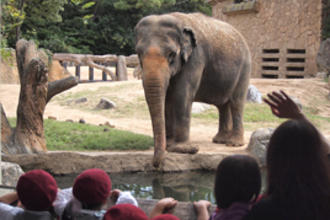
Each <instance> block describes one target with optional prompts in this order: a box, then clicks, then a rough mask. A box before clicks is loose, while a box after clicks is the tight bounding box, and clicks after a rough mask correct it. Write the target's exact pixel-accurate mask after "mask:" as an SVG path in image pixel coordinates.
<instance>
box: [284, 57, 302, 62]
mask: <svg viewBox="0 0 330 220" xmlns="http://www.w3.org/2000/svg"><path fill="white" fill-rule="evenodd" d="M286 62H288V63H305V58H287V59H286Z"/></svg>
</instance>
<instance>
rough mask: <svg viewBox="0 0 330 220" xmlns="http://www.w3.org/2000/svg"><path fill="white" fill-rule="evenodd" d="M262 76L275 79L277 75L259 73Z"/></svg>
mask: <svg viewBox="0 0 330 220" xmlns="http://www.w3.org/2000/svg"><path fill="white" fill-rule="evenodd" d="M261 76H262V78H267V79H277V78H278V75H275V74H261Z"/></svg>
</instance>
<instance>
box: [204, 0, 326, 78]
mask: <svg viewBox="0 0 330 220" xmlns="http://www.w3.org/2000/svg"><path fill="white" fill-rule="evenodd" d="M208 2H209V3H210V4H211V5H212V6H213V16H214V17H216V18H218V19H220V20H223V21H226V22H228V23H230V24H232V25H233V26H234V27H236V28H237V29H238V30H239V31H240V32H241V33H242V34H243V35H244V37H245V38H246V40H247V42H248V44H249V47H250V50H251V54H252V59H253V70H252V76H253V77H262V76H263V77H270V78H277V77H278V78H290V77H303V76H304V77H308V76H312V75H315V74H316V72H317V66H316V61H315V58H316V54H317V51H318V49H319V46H320V39H321V21H322V0H289V1H288V0H256V1H253V0H252V1H251V0H250V1H247V2H243V3H240V4H234V1H233V0H211V1H208Z"/></svg>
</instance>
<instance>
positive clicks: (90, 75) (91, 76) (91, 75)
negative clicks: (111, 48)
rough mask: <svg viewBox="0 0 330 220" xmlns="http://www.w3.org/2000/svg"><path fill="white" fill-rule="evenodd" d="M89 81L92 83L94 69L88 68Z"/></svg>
mask: <svg viewBox="0 0 330 220" xmlns="http://www.w3.org/2000/svg"><path fill="white" fill-rule="evenodd" d="M89 81H94V68H93V67H89Z"/></svg>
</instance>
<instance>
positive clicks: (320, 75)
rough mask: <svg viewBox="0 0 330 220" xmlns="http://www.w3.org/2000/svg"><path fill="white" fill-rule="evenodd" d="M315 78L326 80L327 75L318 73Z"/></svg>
mask: <svg viewBox="0 0 330 220" xmlns="http://www.w3.org/2000/svg"><path fill="white" fill-rule="evenodd" d="M315 77H316V78H319V79H326V78H327V77H328V74H327V73H326V72H318V73H316V76H315Z"/></svg>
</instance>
